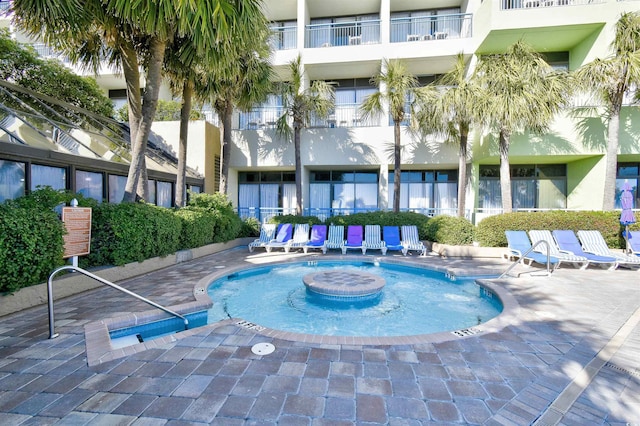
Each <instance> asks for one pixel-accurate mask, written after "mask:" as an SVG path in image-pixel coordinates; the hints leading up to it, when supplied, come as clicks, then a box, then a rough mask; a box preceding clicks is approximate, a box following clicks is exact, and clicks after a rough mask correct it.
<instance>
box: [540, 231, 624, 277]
mask: <svg viewBox="0 0 640 426" xmlns="http://www.w3.org/2000/svg"><path fill="white" fill-rule="evenodd" d="M551 234H552V235H553V239H554V240H556V243H557V244H558V248H559V249H560V250H564V251H568V252H571V253H573V254H575V255H577V256H584V257H586V258H587V259H589V264H590V265H598V266H603V267H606V266H609V268H608V269H609V270H613V269H616V268H617V267H618V260H617V259H616V258H615V257H613V256H598V255H597V254H592V253H587V252H586V251H584V250H583V249H582V244H580V240H578V237H576V234H575V233H574V232H573V231H572V230H570V229H556V230H555V231H553V232H552V233H551Z"/></svg>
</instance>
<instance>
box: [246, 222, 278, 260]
mask: <svg viewBox="0 0 640 426" xmlns="http://www.w3.org/2000/svg"><path fill="white" fill-rule="evenodd" d="M275 235H276V224H275V223H263V224H262V226H261V227H260V237H259V238H256V239H255V240H253V241H251V242H250V243H249V253H252V252H253V250H254V249H255V248H256V247H265V246H266V245H267V244H269V241H271V240H273V238H274V237H275Z"/></svg>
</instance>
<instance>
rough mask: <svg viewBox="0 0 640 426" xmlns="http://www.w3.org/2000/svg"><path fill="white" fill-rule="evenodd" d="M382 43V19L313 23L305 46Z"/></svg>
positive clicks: (307, 29) (308, 30)
mask: <svg viewBox="0 0 640 426" xmlns="http://www.w3.org/2000/svg"><path fill="white" fill-rule="evenodd" d="M379 43H380V20H379V19H375V20H370V21H354V22H341V23H331V24H311V25H307V27H306V41H305V47H331V46H354V45H360V44H379Z"/></svg>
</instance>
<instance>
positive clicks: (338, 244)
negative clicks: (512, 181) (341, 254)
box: [322, 225, 344, 254]
mask: <svg viewBox="0 0 640 426" xmlns="http://www.w3.org/2000/svg"><path fill="white" fill-rule="evenodd" d="M342 246H344V226H342V225H329V238H327V241H326V242H325V243H324V247H322V254H327V250H329V249H339V250H342Z"/></svg>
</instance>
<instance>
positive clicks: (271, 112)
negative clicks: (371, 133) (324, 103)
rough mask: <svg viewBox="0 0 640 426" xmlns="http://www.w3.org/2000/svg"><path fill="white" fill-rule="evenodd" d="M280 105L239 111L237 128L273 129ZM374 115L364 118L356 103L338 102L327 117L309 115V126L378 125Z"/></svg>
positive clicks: (280, 111)
mask: <svg viewBox="0 0 640 426" xmlns="http://www.w3.org/2000/svg"><path fill="white" fill-rule="evenodd" d="M282 113H283V110H282V107H281V106H274V107H260V108H254V109H252V110H251V111H249V112H240V113H239V116H238V130H260V129H275V127H276V122H277V121H278V118H279V117H280V116H281V115H282ZM379 122H380V120H379V119H378V118H376V117H370V118H367V119H364V118H363V117H362V116H361V114H360V105H358V104H338V105H336V106H335V107H334V109H333V112H331V114H329V115H328V116H327V117H313V116H312V117H311V122H310V123H309V127H313V128H323V127H324V128H334V127H370V126H378V125H379V124H380V123H379Z"/></svg>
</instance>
